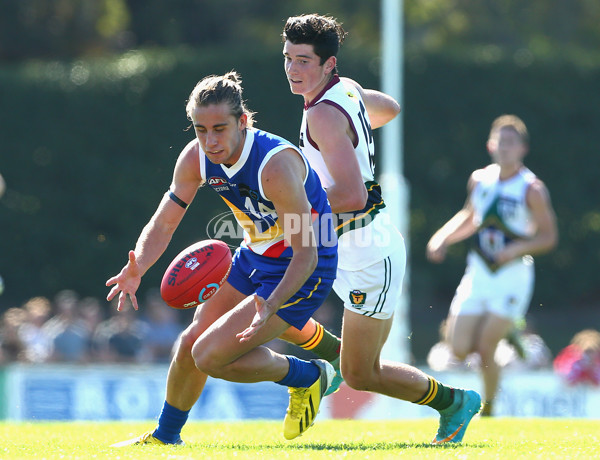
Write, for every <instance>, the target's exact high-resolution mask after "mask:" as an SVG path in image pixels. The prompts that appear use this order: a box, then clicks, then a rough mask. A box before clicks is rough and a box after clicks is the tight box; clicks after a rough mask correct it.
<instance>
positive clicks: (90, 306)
mask: <svg viewBox="0 0 600 460" xmlns="http://www.w3.org/2000/svg"><path fill="white" fill-rule="evenodd" d="M138 300H141V302H140V311H139V312H135V311H134V310H133V309H132V308H131V307H126V308H125V309H124V310H123V311H121V312H117V311H116V307H115V306H114V305H107V304H106V302H104V301H103V300H100V299H97V298H94V297H83V298H81V297H80V296H79V295H78V294H77V293H76V292H75V291H73V290H68V289H67V290H63V291H60V292H59V293H58V294H57V295H56V296H55V297H54V298H53V299H48V298H46V297H33V298H31V299H29V300H27V301H26V302H25V303H24V304H23V305H21V306H19V307H13V308H9V309H8V310H6V311H5V312H4V313H3V314H2V319H1V322H0V365H1V364H6V363H10V362H21V363H48V362H60V363H91V362H105V363H168V362H170V360H171V352H172V349H173V345H174V344H175V342H176V340H177V337H178V336H179V333H180V332H181V331H182V330H183V329H184V328H185V325H184V324H187V323H188V322H189V318H187V317H185V318H184V316H186V315H185V314H184V313H185V312H178V311H176V310H174V309H172V308H170V307H168V306H167V305H166V304H165V303H164V301H163V300H162V298H161V297H160V293H159V291H158V289H156V290H150V291H148V292H147V293H146V295H145V297H144V298H143V299H138ZM179 313H182V314H179ZM184 320H185V321H184Z"/></svg>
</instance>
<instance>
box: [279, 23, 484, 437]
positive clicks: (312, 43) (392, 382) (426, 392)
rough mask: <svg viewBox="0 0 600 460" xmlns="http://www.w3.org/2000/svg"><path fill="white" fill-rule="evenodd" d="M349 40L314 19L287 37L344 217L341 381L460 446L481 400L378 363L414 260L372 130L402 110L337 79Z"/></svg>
mask: <svg viewBox="0 0 600 460" xmlns="http://www.w3.org/2000/svg"><path fill="white" fill-rule="evenodd" d="M345 35H346V33H345V31H344V30H343V28H342V27H341V25H340V24H339V23H338V22H337V21H336V20H335V19H333V18H330V17H324V16H320V15H314V14H311V15H304V16H298V17H290V18H288V20H287V23H286V25H285V27H284V29H283V41H284V47H283V55H284V62H285V73H286V76H287V79H288V82H289V85H290V89H291V91H292V93H294V94H299V95H301V96H302V97H303V98H304V116H303V120H302V126H301V128H300V148H301V149H302V152H303V153H304V154H305V155H306V157H307V158H308V160H309V161H310V163H311V165H312V167H313V168H314V169H315V171H316V172H317V174H319V177H320V178H321V182H322V183H323V186H324V187H325V189H326V190H327V196H328V198H329V202H330V203H331V208H332V210H333V212H334V213H337V214H338V227H337V230H338V235H339V238H340V239H339V246H338V253H339V266H338V272H337V278H336V280H335V282H334V284H333V289H334V290H335V292H336V294H337V295H338V296H339V297H340V299H342V301H344V307H345V308H344V316H343V324H342V349H341V370H342V375H343V377H344V380H345V381H346V383H347V384H348V385H349V386H350V387H352V388H354V389H356V390H362V391H371V392H376V393H380V394H383V395H386V396H391V397H394V398H398V399H402V400H405V401H410V402H413V403H415V404H422V405H428V406H430V407H432V408H434V409H436V410H438V411H439V413H440V426H439V430H438V432H437V435H436V437H435V439H434V443H436V444H437V443H444V442H460V441H461V440H462V438H463V436H464V433H465V431H466V429H467V425H468V424H469V422H470V420H471V418H472V417H473V416H474V415H475V414H476V413H477V412H478V411H479V409H480V406H481V398H480V396H479V395H478V394H477V393H476V392H475V391H467V390H462V389H456V388H451V387H448V386H445V385H443V384H442V383H440V382H438V381H437V380H435V379H434V378H433V377H430V376H428V375H427V374H425V373H423V372H422V371H420V370H419V369H416V368H415V367H412V366H409V365H407V364H403V363H396V362H389V361H381V360H380V353H381V349H382V347H383V345H384V343H385V341H386V340H387V338H388V335H389V332H390V328H391V327H392V322H393V315H394V310H395V308H396V305H398V304H399V302H400V300H401V290H402V281H403V277H404V271H405V265H406V252H405V247H404V240H403V238H402V235H401V234H400V232H399V231H398V230H397V229H396V228H395V227H394V226H393V224H392V223H391V222H390V219H389V217H388V216H387V215H386V214H385V212H384V211H383V208H384V207H385V204H384V201H383V198H382V195H381V188H380V186H379V184H378V183H377V182H375V178H374V177H375V176H374V163H373V158H374V154H375V151H374V144H373V136H372V133H371V128H372V127H373V128H378V127H380V126H382V125H384V124H386V123H387V122H389V121H390V120H392V119H393V118H394V117H395V116H396V115H397V114H398V113H399V112H400V106H399V105H398V103H397V102H396V101H395V100H394V99H393V98H391V97H390V96H388V95H386V94H383V93H381V92H378V91H374V90H368V89H363V88H362V87H361V86H360V85H359V84H358V83H356V82H355V81H352V80H350V79H348V78H340V77H339V76H338V75H337V58H336V55H337V52H338V49H339V47H340V45H341V44H342V42H343V40H344V37H345ZM312 327H314V326H313V321H311V322H309V324H308V325H307V326H306V327H305V328H304V329H303V330H302V331H296V332H293V329H291V330H290V331H288V332H287V333H286V335H285V337H286V338H287V339H288V340H292V341H298V340H299V338H301V337H302V336H303V335H305V334H308V335H310V334H311V332H312V331H311V328H312Z"/></svg>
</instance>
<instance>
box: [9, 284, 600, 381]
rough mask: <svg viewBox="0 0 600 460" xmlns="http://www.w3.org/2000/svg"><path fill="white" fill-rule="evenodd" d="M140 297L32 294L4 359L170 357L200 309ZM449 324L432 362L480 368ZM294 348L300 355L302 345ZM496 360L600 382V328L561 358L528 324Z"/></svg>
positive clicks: (328, 310)
mask: <svg viewBox="0 0 600 460" xmlns="http://www.w3.org/2000/svg"><path fill="white" fill-rule="evenodd" d="M138 301H139V302H140V310H139V311H138V312H136V311H134V310H133V309H132V308H131V306H130V304H127V306H126V307H125V308H124V309H123V310H122V311H120V312H118V311H117V309H116V301H114V302H113V303H112V304H107V303H106V302H105V301H104V300H101V299H98V298H95V297H80V296H79V295H78V293H77V292H75V291H73V290H69V289H65V290H63V291H60V292H58V294H57V295H56V296H55V297H54V298H53V299H48V298H46V297H41V296H38V297H33V298H31V299H29V300H27V301H26V302H25V303H24V304H23V305H21V306H19V307H13V308H9V309H8V310H6V311H5V312H4V313H3V314H2V316H1V320H0V365H3V364H8V363H14V362H20V363H52V362H54V363H79V364H85V363H162V364H165V363H169V362H170V361H171V357H172V352H173V349H174V346H175V343H176V341H177V339H178V337H179V334H180V333H181V332H182V331H183V329H184V328H185V327H186V326H187V324H189V322H190V321H191V318H192V315H193V311H183V310H179V311H178V310H175V309H173V308H170V307H169V306H167V304H166V303H165V302H164V301H163V300H162V298H161V297H160V292H159V290H158V289H151V290H149V291H148V292H146V294H145V296H144V297H143V298H142V299H138ZM319 310H320V311H319V312H318V318H317V319H318V320H320V321H321V322H322V323H324V324H335V323H336V321H338V320H339V321H340V322H341V319H340V318H337V317H334V316H335V315H334V314H333V313H332V312H334V311H335V308H333V306H332V305H329V304H327V302H326V305H324V308H321V309H319ZM444 327H445V322H442V323H441V324H440V330H439V332H440V341H439V342H438V343H436V344H435V345H434V346H433V347H432V348H431V350H430V351H429V353H428V356H427V364H428V366H429V367H430V368H431V369H432V370H434V371H448V370H465V371H466V370H471V371H473V370H477V369H478V367H479V365H480V363H479V360H478V357H477V356H476V355H469V356H468V357H467V359H465V360H464V361H459V360H457V359H456V358H455V357H454V356H453V354H452V352H451V350H450V348H449V345H448V344H447V343H445V341H444V340H443V337H444ZM278 342H279V343H273V346H274V348H275V349H281V351H286V350H287V349H288V348H289V347H292V345H290V344H287V343H285V342H281V341H278ZM293 348H295V350H296V353H295V354H298V352H299V351H301V350H299V349H298V348H297V347H293ZM287 351H289V350H287ZM287 351H286V352H287ZM292 353H293V352H292ZM495 359H496V361H497V362H498V364H500V366H502V367H504V368H512V369H550V368H554V371H555V372H556V374H557V375H558V376H560V377H561V378H562V379H563V380H564V381H565V383H567V384H569V385H577V384H587V385H592V386H600V332H599V331H597V330H595V329H586V330H583V331H579V332H578V333H576V334H575V335H574V336H573V338H572V340H571V342H570V344H568V345H567V346H566V347H565V348H564V349H562V350H561V351H560V352H559V353H558V354H557V356H556V357H555V358H554V357H553V356H552V353H551V351H550V349H549V348H548V346H547V345H546V344H545V342H544V340H543V339H542V337H540V336H539V335H538V334H536V333H535V332H534V330H533V328H532V327H531V325H530V324H528V323H525V322H523V323H522V324H521V325H520V326H519V327H517V328H515V329H514V330H513V331H512V333H511V334H509V336H507V337H506V338H504V339H502V340H501V341H500V343H499V345H498V348H497V350H496V356H495Z"/></svg>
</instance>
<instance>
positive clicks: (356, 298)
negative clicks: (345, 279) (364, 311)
mask: <svg viewBox="0 0 600 460" xmlns="http://www.w3.org/2000/svg"><path fill="white" fill-rule="evenodd" d="M366 300H367V293H366V292H362V291H359V290H358V289H354V290H353V291H350V303H351V304H352V306H354V307H356V308H360V307H361V306H362V305H364V304H365V301H366Z"/></svg>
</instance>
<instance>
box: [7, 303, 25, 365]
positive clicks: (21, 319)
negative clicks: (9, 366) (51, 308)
mask: <svg viewBox="0 0 600 460" xmlns="http://www.w3.org/2000/svg"><path fill="white" fill-rule="evenodd" d="M26 320H27V313H26V312H25V310H23V309H22V308H16V307H13V308H9V309H8V310H6V311H5V312H4V314H3V315H2V324H0V363H3V364H4V363H9V362H12V361H24V360H25V344H24V343H23V340H22V339H21V335H20V334H19V329H20V327H21V325H23V324H24V323H25V321H26Z"/></svg>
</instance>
